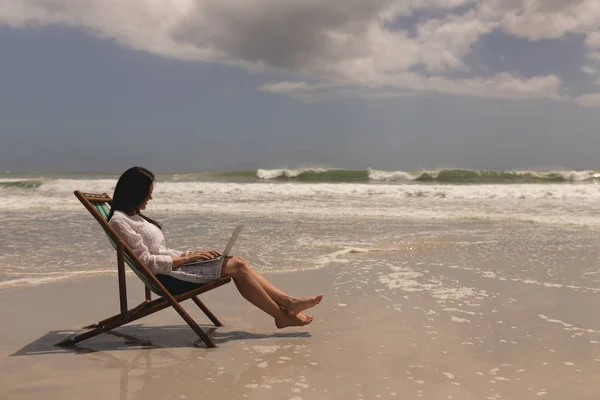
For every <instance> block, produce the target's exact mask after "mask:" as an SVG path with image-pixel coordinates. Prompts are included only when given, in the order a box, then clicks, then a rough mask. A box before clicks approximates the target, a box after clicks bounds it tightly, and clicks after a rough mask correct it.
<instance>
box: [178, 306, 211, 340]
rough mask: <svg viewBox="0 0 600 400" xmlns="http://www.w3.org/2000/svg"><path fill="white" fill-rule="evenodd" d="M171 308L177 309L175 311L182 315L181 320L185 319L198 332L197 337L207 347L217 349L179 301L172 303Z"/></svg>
mask: <svg viewBox="0 0 600 400" xmlns="http://www.w3.org/2000/svg"><path fill="white" fill-rule="evenodd" d="M171 306H172V307H173V308H174V309H175V311H177V312H178V313H179V315H181V318H183V320H184V321H185V322H187V324H188V325H189V326H190V328H192V330H193V331H194V332H196V335H198V336H199V337H200V339H202V341H203V342H204V343H205V344H206V346H207V347H210V348H216V347H217V345H216V344H215V343H214V342H213V341H212V339H211V338H210V337H209V336H208V335H207V334H206V333H204V331H203V330H202V329H201V328H200V327H199V326H198V324H197V323H196V321H194V320H193V319H192V317H190V315H189V314H188V313H187V312H186V311H185V310H184V309H183V307H181V304H179V303H178V302H177V301H174V302H173V303H171Z"/></svg>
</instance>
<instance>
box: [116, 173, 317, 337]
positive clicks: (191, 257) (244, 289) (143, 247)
mask: <svg viewBox="0 0 600 400" xmlns="http://www.w3.org/2000/svg"><path fill="white" fill-rule="evenodd" d="M153 190H154V174H152V172H150V171H148V170H147V169H145V168H142V167H133V168H130V169H128V170H127V171H125V172H124V173H123V174H122V175H121V177H120V178H119V181H118V182H117V186H116V187H115V192H114V194H113V201H112V207H111V210H110V213H109V215H108V218H107V219H108V221H109V224H110V226H112V227H113V228H114V229H115V231H117V233H118V234H119V235H120V236H121V238H123V240H124V241H125V242H126V243H127V245H128V246H129V247H130V248H131V250H132V251H133V252H134V253H135V255H136V256H138V258H139V259H140V260H141V261H143V262H144V264H146V266H148V268H149V269H150V270H151V271H152V272H153V273H154V274H155V275H156V278H157V279H158V280H159V281H160V282H161V283H162V284H163V285H164V286H165V288H166V289H167V290H168V291H169V292H171V293H173V294H179V293H183V292H186V291H188V290H191V289H194V288H196V287H198V286H201V284H202V283H208V282H210V281H213V280H216V279H219V278H220V277H223V276H230V277H231V278H232V279H233V281H234V282H235V285H236V286H237V288H238V290H239V292H240V293H241V294H242V296H244V298H246V300H248V301H249V302H250V303H252V304H254V305H255V306H256V307H258V308H260V309H261V310H263V311H264V312H266V313H267V314H269V315H270V316H272V317H273V318H274V319H275V325H276V326H277V328H285V327H287V326H302V325H307V324H310V323H311V322H312V320H313V317H312V316H311V315H305V314H301V312H302V311H304V310H306V309H308V308H311V307H314V306H316V305H317V304H319V302H320V301H321V299H322V298H323V295H318V296H314V297H304V298H297V297H292V296H290V295H288V294H286V293H284V292H282V291H281V290H279V289H277V288H276V287H275V286H273V285H272V284H271V283H270V282H269V281H267V280H266V279H265V278H264V277H263V276H261V275H259V274H258V273H257V272H256V271H254V270H253V269H252V268H251V267H250V266H249V265H248V263H247V262H246V260H244V259H243V258H241V257H237V256H235V257H227V258H226V259H225V261H224V262H223V265H222V266H221V263H220V262H214V263H211V262H204V263H202V264H201V265H202V273H201V274H200V275H201V276H195V278H196V279H194V281H195V282H196V283H192V282H188V281H185V280H181V279H177V278H176V276H181V274H178V272H177V269H179V268H180V267H181V266H183V265H185V264H188V263H192V262H195V261H199V260H210V259H212V258H214V257H216V256H218V255H219V253H217V252H216V251H214V250H196V251H193V252H192V251H188V252H185V253H181V252H179V251H176V250H172V249H168V248H167V247H166V244H165V237H164V235H163V232H162V227H161V226H160V224H159V223H158V222H156V221H154V220H152V219H151V218H148V217H146V216H145V215H143V214H142V213H141V211H143V210H145V209H146V206H147V205H148V202H149V201H150V200H152V191H153ZM198 282H200V283H198Z"/></svg>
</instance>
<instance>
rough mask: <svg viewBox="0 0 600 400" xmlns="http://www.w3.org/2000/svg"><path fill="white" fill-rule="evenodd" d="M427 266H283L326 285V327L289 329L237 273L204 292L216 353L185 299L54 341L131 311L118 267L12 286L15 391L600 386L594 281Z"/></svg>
mask: <svg viewBox="0 0 600 400" xmlns="http://www.w3.org/2000/svg"><path fill="white" fill-rule="evenodd" d="M417 258H418V257H417ZM413 267H414V268H412V269H411V268H408V267H401V266H400V267H399V266H387V267H384V266H381V265H380V266H377V267H376V268H375V267H372V266H370V265H369V264H368V263H365V264H364V267H363V268H361V269H358V270H356V269H353V271H354V272H351V271H349V270H347V269H346V268H345V266H344V264H337V265H332V266H330V267H328V268H325V269H321V270H315V271H304V272H297V273H278V274H269V275H267V276H268V278H269V279H271V280H272V281H273V282H274V283H276V284H277V285H278V286H280V287H281V288H282V289H284V290H286V291H288V292H290V293H291V294H294V295H312V294H317V293H320V292H322V293H324V294H325V298H324V300H323V302H322V303H321V304H320V305H319V306H317V307H316V308H315V309H314V310H313V314H314V315H315V317H316V319H315V321H314V322H313V323H312V324H311V325H309V326H306V327H299V328H289V329H284V330H277V329H276V328H275V326H274V324H273V322H272V320H271V319H270V318H269V317H268V316H266V315H264V314H263V313H262V312H260V311H258V310H256V309H254V308H252V307H251V306H250V305H249V304H248V303H246V302H245V301H244V300H243V299H242V298H241V296H239V295H238V293H237V291H236V289H235V286H234V285H233V284H229V285H226V286H225V287H223V288H220V289H217V290H214V291H212V292H210V293H207V294H205V295H202V297H201V298H202V299H203V301H204V302H205V303H206V304H207V306H209V307H210V308H211V309H212V311H213V312H214V313H215V314H216V315H217V316H218V317H219V318H220V319H221V320H222V321H223V323H224V324H225V327H221V328H218V329H214V328H211V329H210V334H211V336H212V337H213V339H214V340H215V341H216V343H217V344H218V346H219V348H217V349H206V348H205V346H204V345H203V343H201V342H199V341H198V340H197V337H196V336H195V334H194V333H193V331H192V330H191V329H189V328H188V326H187V325H186V324H185V323H184V322H183V320H182V319H181V318H180V317H179V316H178V315H177V314H176V313H175V312H174V311H173V310H164V311H161V312H159V313H156V314H154V315H152V316H150V317H147V318H144V319H141V320H139V321H135V322H133V323H132V324H130V325H126V326H125V327H122V328H119V329H117V330H116V331H114V332H113V333H107V334H102V335H100V336H98V337H96V338H93V339H90V340H88V341H84V342H82V343H80V344H79V345H78V346H77V347H75V348H70V349H61V348H56V347H53V346H52V344H53V343H55V342H57V341H59V340H61V339H62V338H64V337H65V336H66V335H67V334H69V333H72V332H73V330H74V329H77V328H78V327H81V326H83V325H85V324H89V323H94V322H97V320H99V319H103V318H105V317H108V316H110V315H113V314H115V313H116V312H117V311H118V296H117V294H118V290H117V286H116V276H99V277H91V278H78V279H71V280H67V281H63V282H58V283H54V284H49V285H42V286H38V287H29V288H19V289H10V290H5V291H2V292H0V320H1V321H2V329H0V398H2V399H45V400H49V399H71V398H73V399H76V398H86V399H144V400H154V399H186V398H187V399H195V398H200V397H201V396H214V398H227V399H236V398H240V399H243V398H254V399H293V400H301V399H303V400H307V399H380V398H381V399H386V398H387V399H390V398H391V399H396V398H405V399H418V398H423V399H538V398H542V399H597V398H600V383H598V376H600V318H598V317H597V314H598V312H597V310H598V309H599V308H598V306H600V300H598V298H599V297H600V290H598V289H595V287H593V285H589V286H587V287H586V286H582V285H580V286H575V285H572V287H568V285H565V286H562V287H552V286H551V285H550V286H548V285H544V284H543V281H541V280H540V281H539V282H541V283H540V284H536V283H535V282H538V281H535V280H532V279H529V280H528V281H523V280H521V281H519V280H514V279H502V276H500V275H499V272H500V271H502V268H503V265H502V263H500V262H498V263H496V264H493V263H492V262H490V263H489V264H488V265H487V267H488V268H489V270H490V271H497V272H498V274H496V275H492V274H491V273H487V272H486V271H485V270H481V269H479V270H478V269H460V268H450V269H448V268H446V269H445V270H444V272H443V280H441V279H440V278H439V275H436V274H434V273H433V272H434V271H433V269H434V268H435V265H429V266H420V267H418V268H419V269H417V267H416V266H413ZM416 271H418V272H416ZM136 279H137V278H135V277H134V276H130V277H129V279H128V289H129V291H130V293H131V297H130V298H131V299H134V300H131V301H130V306H132V305H134V304H137V302H138V301H140V300H141V299H142V296H143V290H142V286H141V284H139V283H138V282H137V280H136ZM532 282H533V283H532ZM184 304H185V308H186V309H187V310H188V311H189V312H190V313H191V314H192V316H193V317H194V318H195V319H196V320H197V321H198V322H199V323H200V324H201V326H203V327H205V328H209V327H210V325H209V321H208V320H207V319H206V318H205V317H204V316H203V315H202V313H201V312H200V310H198V309H197V307H196V306H195V305H194V304H193V303H192V302H189V301H188V302H185V303H184Z"/></svg>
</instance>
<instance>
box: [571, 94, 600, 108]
mask: <svg viewBox="0 0 600 400" xmlns="http://www.w3.org/2000/svg"><path fill="white" fill-rule="evenodd" d="M575 101H576V103H577V104H579V105H580V106H583V107H588V108H595V107H600V93H591V94H584V95H583V96H579V97H578V98H577V99H575Z"/></svg>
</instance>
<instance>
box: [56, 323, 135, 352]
mask: <svg viewBox="0 0 600 400" xmlns="http://www.w3.org/2000/svg"><path fill="white" fill-rule="evenodd" d="M126 323H127V322H123V321H121V320H113V321H111V322H109V323H108V324H106V325H103V326H100V327H98V328H94V329H92V330H91V331H87V332H84V333H81V334H79V335H75V336H70V337H68V338H66V339H65V340H63V341H61V342H59V343H57V344H56V346H59V347H61V346H72V345H74V344H77V343H79V342H81V341H83V340H86V339H90V338H93V337H94V336H98V335H99V334H101V333H103V332H107V331H110V330H112V329H115V328H118V327H119V326H121V325H125V324H126Z"/></svg>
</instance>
